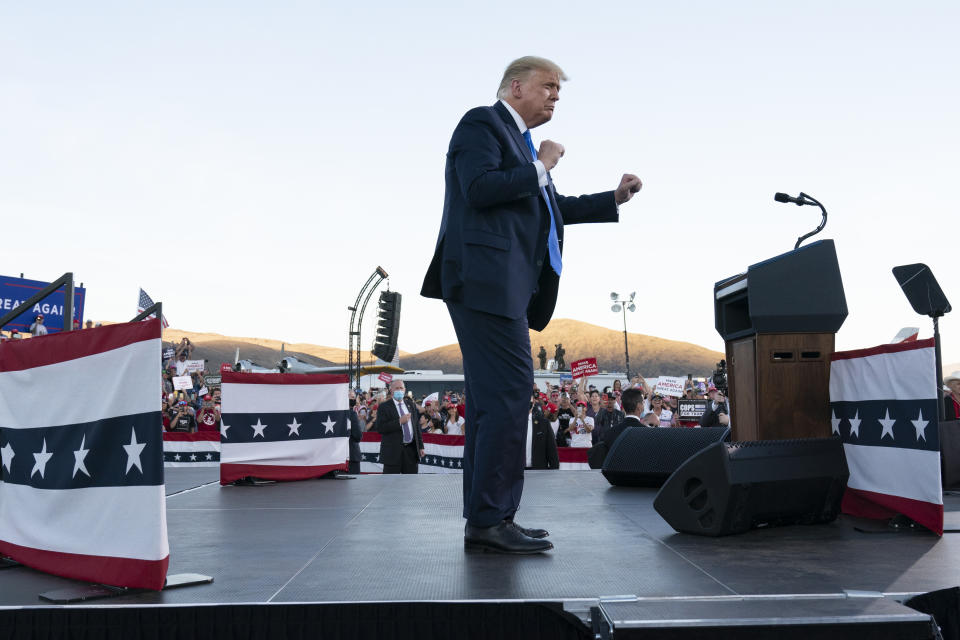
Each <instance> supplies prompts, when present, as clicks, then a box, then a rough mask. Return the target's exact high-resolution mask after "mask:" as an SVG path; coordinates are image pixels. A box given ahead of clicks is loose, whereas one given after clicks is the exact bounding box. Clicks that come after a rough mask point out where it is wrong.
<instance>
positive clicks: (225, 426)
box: [220, 420, 230, 438]
mask: <svg viewBox="0 0 960 640" xmlns="http://www.w3.org/2000/svg"><path fill="white" fill-rule="evenodd" d="M229 428H230V425H228V424H227V423H225V422H224V421H223V420H221V421H220V437H221V438H228V437H229V436H228V435H227V429H229Z"/></svg>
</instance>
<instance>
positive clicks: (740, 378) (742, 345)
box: [727, 336, 760, 442]
mask: <svg viewBox="0 0 960 640" xmlns="http://www.w3.org/2000/svg"><path fill="white" fill-rule="evenodd" d="M756 353H757V337H756V336H750V337H749V338H744V339H742V340H733V341H730V342H727V387H728V389H727V395H728V397H729V401H730V414H731V416H730V417H731V420H730V437H731V439H732V440H735V441H741V442H742V441H747V440H759V439H760V437H759V435H758V434H759V431H758V429H757V366H756Z"/></svg>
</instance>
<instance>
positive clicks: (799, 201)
mask: <svg viewBox="0 0 960 640" xmlns="http://www.w3.org/2000/svg"><path fill="white" fill-rule="evenodd" d="M809 197H810V196H808V195H807V194H805V193H803V192H802V191H801V192H800V195H799V196H797V197H796V198H794V197H792V196H788V195H787V194H785V193H775V194H773V199H774V200H776V201H777V202H792V203H793V204H795V205H797V206H798V207H802V206H803V205H805V204H813V202H811V201H810V200H808V199H807V198H809Z"/></svg>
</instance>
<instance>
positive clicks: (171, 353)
mask: <svg viewBox="0 0 960 640" xmlns="http://www.w3.org/2000/svg"><path fill="white" fill-rule="evenodd" d="M193 350H194V346H193V343H192V342H190V340H189V339H188V338H184V339H183V340H181V341H180V343H179V344H176V345H174V346H171V347H165V348H164V350H163V351H164V353H165V354H166V355H167V356H168V357H165V358H164V359H163V360H162V367H163V373H162V383H161V384H162V387H163V388H162V390H161V393H162V397H163V403H162V405H161V412H162V414H163V428H164V430H165V431H184V432H190V433H192V432H195V431H219V430H220V389H219V388H214V389H208V388H207V385H206V382H205V380H204V374H205V373H206V372H205V371H187V360H190V359H191V356H192V355H193ZM185 376H189V377H190V382H191V387H190V388H189V389H174V384H173V378H174V377H178V378H180V379H183V377H185Z"/></svg>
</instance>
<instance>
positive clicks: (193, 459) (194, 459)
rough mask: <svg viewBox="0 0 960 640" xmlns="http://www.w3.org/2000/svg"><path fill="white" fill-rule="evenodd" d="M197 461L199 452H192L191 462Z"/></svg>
mask: <svg viewBox="0 0 960 640" xmlns="http://www.w3.org/2000/svg"><path fill="white" fill-rule="evenodd" d="M196 461H197V454H195V453H191V454H190V462H196Z"/></svg>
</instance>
